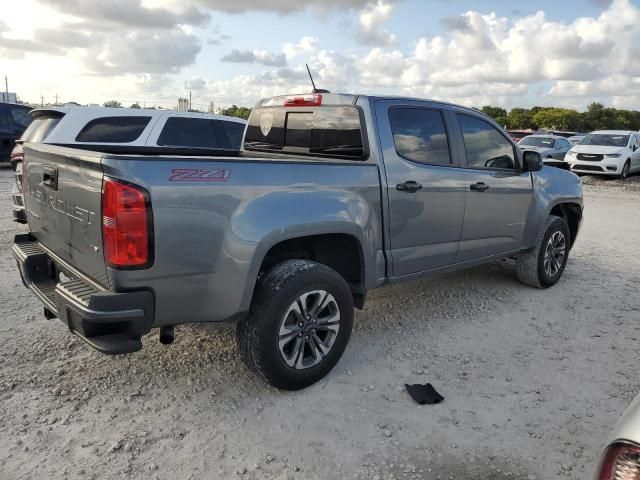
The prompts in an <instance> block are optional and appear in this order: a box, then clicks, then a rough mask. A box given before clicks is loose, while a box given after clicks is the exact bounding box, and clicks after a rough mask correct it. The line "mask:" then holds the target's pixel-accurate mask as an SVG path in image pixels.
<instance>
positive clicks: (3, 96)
mask: <svg viewBox="0 0 640 480" xmlns="http://www.w3.org/2000/svg"><path fill="white" fill-rule="evenodd" d="M0 102H9V103H18V96H17V95H16V94H15V93H11V92H9V96H8V97H7V92H0Z"/></svg>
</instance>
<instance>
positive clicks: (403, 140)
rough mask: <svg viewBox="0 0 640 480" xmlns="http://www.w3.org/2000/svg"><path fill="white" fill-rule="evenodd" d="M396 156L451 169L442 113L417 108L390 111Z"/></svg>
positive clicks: (398, 108) (401, 108) (396, 108)
mask: <svg viewBox="0 0 640 480" xmlns="http://www.w3.org/2000/svg"><path fill="white" fill-rule="evenodd" d="M389 121H390V123H391V133H392V134H393V143H394V144H395V147H396V152H397V153H398V155H400V156H401V157H403V158H406V159H408V160H411V161H414V162H420V163H426V164H429V165H450V164H451V156H450V154H449V143H448V141H447V132H446V130H445V126H444V120H443V119H442V113H441V112H440V111H439V110H433V109H427V108H415V107H394V108H391V109H389Z"/></svg>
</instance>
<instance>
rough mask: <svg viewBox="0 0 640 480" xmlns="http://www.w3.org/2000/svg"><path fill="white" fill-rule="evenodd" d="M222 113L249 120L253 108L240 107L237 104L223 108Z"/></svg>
mask: <svg viewBox="0 0 640 480" xmlns="http://www.w3.org/2000/svg"><path fill="white" fill-rule="evenodd" d="M220 114H221V115H226V116H227V117H239V118H244V119H245V120H247V119H248V118H249V115H251V109H250V108H247V107H238V106H237V105H231V106H230V107H229V108H223V109H222V110H220Z"/></svg>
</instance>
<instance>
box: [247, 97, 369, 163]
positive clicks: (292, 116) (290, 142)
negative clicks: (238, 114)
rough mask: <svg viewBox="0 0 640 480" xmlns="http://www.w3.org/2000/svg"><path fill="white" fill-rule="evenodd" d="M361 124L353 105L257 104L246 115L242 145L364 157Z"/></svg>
mask: <svg viewBox="0 0 640 480" xmlns="http://www.w3.org/2000/svg"><path fill="white" fill-rule="evenodd" d="M363 125H364V121H363V119H362V115H361V111H360V109H359V108H358V107H356V106H354V105H315V106H306V105H302V106H287V107H285V106H284V105H282V106H265V107H257V108H255V109H254V110H253V112H252V114H251V117H250V118H249V124H248V125H247V132H246V135H245V140H244V149H245V150H247V151H258V152H281V153H289V154H294V155H302V156H305V155H310V156H314V157H320V158H328V159H333V158H335V159H345V160H366V158H367V157H368V151H367V148H366V145H365V142H364V140H363V138H364V134H363V132H364V126H363Z"/></svg>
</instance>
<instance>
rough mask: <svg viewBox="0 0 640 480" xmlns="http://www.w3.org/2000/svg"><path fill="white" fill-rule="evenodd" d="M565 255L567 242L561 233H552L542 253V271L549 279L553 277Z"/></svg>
mask: <svg viewBox="0 0 640 480" xmlns="http://www.w3.org/2000/svg"><path fill="white" fill-rule="evenodd" d="M566 254H567V240H566V238H565V236H564V233H562V232H554V234H553V235H551V237H549V241H548V242H547V246H546V247H545V251H544V271H545V273H546V274H547V275H548V276H549V277H555V276H556V275H557V274H558V272H559V271H560V269H561V268H562V264H563V262H564V257H565V255H566Z"/></svg>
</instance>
